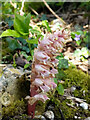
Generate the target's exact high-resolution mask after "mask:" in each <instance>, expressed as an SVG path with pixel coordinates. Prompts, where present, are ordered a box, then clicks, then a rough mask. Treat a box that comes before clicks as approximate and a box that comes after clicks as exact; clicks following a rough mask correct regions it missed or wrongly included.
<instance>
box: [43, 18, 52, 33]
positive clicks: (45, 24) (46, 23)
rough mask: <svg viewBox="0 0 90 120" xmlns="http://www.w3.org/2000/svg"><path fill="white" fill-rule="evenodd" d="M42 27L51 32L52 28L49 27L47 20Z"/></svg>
mask: <svg viewBox="0 0 90 120" xmlns="http://www.w3.org/2000/svg"><path fill="white" fill-rule="evenodd" d="M42 25H43V26H45V27H46V28H47V30H48V31H49V32H51V28H50V27H49V23H48V21H47V20H44V21H42Z"/></svg>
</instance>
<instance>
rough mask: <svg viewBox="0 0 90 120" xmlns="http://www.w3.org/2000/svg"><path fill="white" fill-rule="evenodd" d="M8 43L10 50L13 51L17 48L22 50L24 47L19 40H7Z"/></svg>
mask: <svg viewBox="0 0 90 120" xmlns="http://www.w3.org/2000/svg"><path fill="white" fill-rule="evenodd" d="M6 41H7V42H8V48H9V49H11V50H12V51H13V50H15V49H17V48H22V46H21V45H20V44H19V43H18V42H17V40H12V39H10V38H6Z"/></svg>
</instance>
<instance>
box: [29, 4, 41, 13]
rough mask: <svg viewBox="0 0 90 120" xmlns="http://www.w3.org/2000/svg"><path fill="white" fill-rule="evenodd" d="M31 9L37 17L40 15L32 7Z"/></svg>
mask: <svg viewBox="0 0 90 120" xmlns="http://www.w3.org/2000/svg"><path fill="white" fill-rule="evenodd" d="M29 8H30V9H31V10H32V11H33V12H34V13H35V14H36V15H39V14H38V13H37V11H35V10H34V9H33V8H32V7H30V6H29Z"/></svg>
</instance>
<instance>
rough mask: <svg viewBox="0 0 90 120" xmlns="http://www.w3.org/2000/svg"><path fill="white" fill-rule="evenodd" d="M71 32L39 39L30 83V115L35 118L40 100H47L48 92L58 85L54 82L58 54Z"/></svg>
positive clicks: (63, 31) (62, 31)
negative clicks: (36, 107)
mask: <svg viewBox="0 0 90 120" xmlns="http://www.w3.org/2000/svg"><path fill="white" fill-rule="evenodd" d="M68 35H69V33H68V32H67V31H65V30H61V31H56V32H54V33H53V34H48V35H45V36H44V38H43V40H40V39H39V43H38V47H37V49H35V50H34V56H33V62H32V74H31V85H30V97H29V101H28V115H30V116H31V117H32V118H34V115H35V106H36V103H37V101H38V100H41V101H42V102H45V101H46V100H48V99H49V98H48V97H47V94H46V93H47V92H48V91H49V90H53V89H54V88H56V87H57V85H56V84H55V83H54V79H53V78H54V77H55V74H57V69H55V67H56V66H57V64H58V60H57V59H56V56H57V55H58V53H59V52H60V51H61V50H62V47H63V45H64V41H65V40H66V39H69V36H68Z"/></svg>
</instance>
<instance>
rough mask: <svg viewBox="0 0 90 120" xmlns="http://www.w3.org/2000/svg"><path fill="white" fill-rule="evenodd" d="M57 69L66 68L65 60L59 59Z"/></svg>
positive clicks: (66, 62)
mask: <svg viewBox="0 0 90 120" xmlns="http://www.w3.org/2000/svg"><path fill="white" fill-rule="evenodd" d="M58 68H59V69H62V68H68V60H67V59H60V60H59V64H58Z"/></svg>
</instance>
